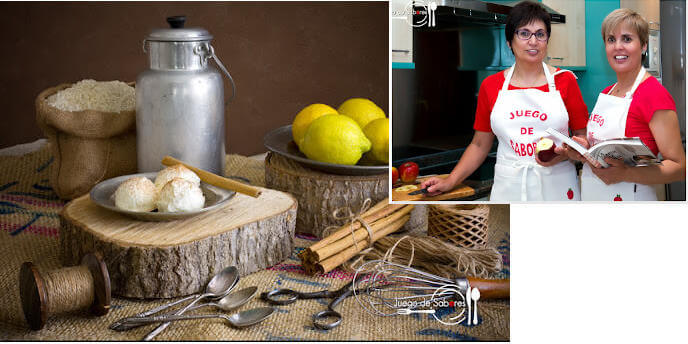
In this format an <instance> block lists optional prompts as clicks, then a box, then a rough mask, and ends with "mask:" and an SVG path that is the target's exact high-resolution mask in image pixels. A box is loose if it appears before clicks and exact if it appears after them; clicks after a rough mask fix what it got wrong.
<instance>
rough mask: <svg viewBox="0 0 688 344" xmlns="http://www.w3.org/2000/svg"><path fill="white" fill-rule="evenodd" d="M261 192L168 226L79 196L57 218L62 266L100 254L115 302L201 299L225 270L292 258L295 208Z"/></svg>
mask: <svg viewBox="0 0 688 344" xmlns="http://www.w3.org/2000/svg"><path fill="white" fill-rule="evenodd" d="M261 190H262V195H261V196H260V197H258V198H253V197H249V196H245V195H242V194H237V195H236V196H235V197H234V198H232V199H231V200H229V201H228V202H227V203H226V204H225V205H224V206H223V207H220V208H219V209H216V210H213V211H211V212H208V213H204V214H200V215H197V216H194V217H191V218H188V219H184V220H178V221H170V222H143V221H137V220H134V219H131V218H129V217H126V216H124V215H121V214H118V213H115V212H112V211H109V210H107V209H103V208H101V207H99V206H97V205H96V204H95V203H93V202H92V201H91V200H90V198H89V196H88V195H85V196H82V197H80V198H77V199H75V200H73V201H72V202H70V203H68V204H67V205H66V206H65V208H64V209H63V211H62V212H61V214H60V223H61V227H62V228H61V232H60V246H61V248H62V252H61V257H62V261H63V263H64V264H65V265H75V264H76V263H78V262H79V259H81V257H82V256H83V255H84V254H85V253H88V252H91V251H94V250H97V251H100V252H101V253H102V254H103V257H104V260H105V262H106V264H107V267H108V270H109V274H110V280H111V284H112V292H113V294H115V295H119V296H125V297H133V298H171V297H178V296H182V295H188V294H192V293H197V292H201V291H202V290H203V289H204V288H205V285H206V283H207V282H208V281H209V280H210V278H211V277H212V276H213V275H215V274H216V273H218V272H219V271H221V270H222V269H224V268H225V267H227V266H231V265H234V266H236V267H237V268H238V269H239V272H240V274H241V275H246V274H249V273H252V272H255V271H258V270H261V269H264V268H266V267H269V266H272V265H275V264H277V263H279V262H281V261H283V260H285V259H287V258H288V257H289V255H290V254H291V253H292V250H293V238H294V229H295V224H296V210H297V202H296V200H295V199H294V198H293V197H292V196H291V195H288V194H286V193H283V192H279V191H275V190H269V189H263V188H261Z"/></svg>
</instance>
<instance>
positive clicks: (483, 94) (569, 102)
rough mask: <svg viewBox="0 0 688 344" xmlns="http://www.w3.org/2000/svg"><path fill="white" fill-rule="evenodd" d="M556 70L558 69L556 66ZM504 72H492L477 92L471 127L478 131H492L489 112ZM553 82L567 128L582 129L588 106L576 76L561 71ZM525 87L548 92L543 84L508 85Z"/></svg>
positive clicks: (511, 87)
mask: <svg viewBox="0 0 688 344" xmlns="http://www.w3.org/2000/svg"><path fill="white" fill-rule="evenodd" d="M557 70H560V69H559V68H557ZM504 80H505V75H504V72H499V73H496V74H492V75H490V76H488V77H487V78H485V80H483V83H482V84H481V85H480V91H479V92H478V107H477V109H476V110H475V123H474V124H473V129H475V130H478V131H486V132H492V127H491V126H490V114H491V113H492V108H493V107H494V105H495V102H497V95H498V94H499V90H501V89H502V85H504ZM554 84H555V87H556V88H557V90H558V91H559V93H560V94H561V98H562V99H563V100H564V105H565V106H566V111H567V112H568V113H569V128H570V129H571V130H578V129H583V128H585V126H586V125H587V123H588V107H587V106H585V103H584V102H583V95H582V94H581V91H580V88H578V83H577V82H576V77H575V76H574V75H573V73H569V72H563V73H559V74H557V75H555V76H554ZM525 88H534V89H537V90H540V91H544V92H549V86H548V85H547V84H544V85H542V86H538V87H516V86H512V85H509V89H510V90H522V89H525Z"/></svg>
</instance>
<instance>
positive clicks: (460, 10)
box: [416, 0, 566, 29]
mask: <svg viewBox="0 0 688 344" xmlns="http://www.w3.org/2000/svg"><path fill="white" fill-rule="evenodd" d="M432 2H434V3H436V4H437V9H436V10H435V11H434V14H435V16H436V17H435V22H436V23H437V24H436V25H435V27H436V28H439V29H442V28H447V27H451V26H454V25H456V24H462V23H466V24H478V25H499V24H504V23H506V17H507V15H508V14H509V11H511V8H512V7H513V6H515V5H516V4H518V3H519V2H520V1H501V2H488V1H480V0H430V2H429V3H432ZM540 5H542V6H543V7H544V8H545V9H546V10H547V12H548V13H549V14H550V16H551V17H552V23H565V22H566V16H565V15H563V14H560V13H558V12H557V11H555V10H553V9H551V8H550V7H547V6H545V5H543V4H542V3H540ZM416 13H422V12H416Z"/></svg>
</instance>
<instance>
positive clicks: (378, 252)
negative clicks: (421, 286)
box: [344, 235, 502, 278]
mask: <svg viewBox="0 0 688 344" xmlns="http://www.w3.org/2000/svg"><path fill="white" fill-rule="evenodd" d="M366 251H367V252H365V251H362V252H360V253H359V254H358V256H357V257H356V258H354V259H353V260H352V261H351V262H350V263H347V264H344V267H345V269H347V270H349V271H356V270H357V269H358V268H359V267H360V266H362V265H363V264H365V262H366V261H370V260H382V261H385V262H394V263H397V264H404V263H403V262H402V261H405V260H406V259H408V261H407V262H406V263H405V264H404V265H406V266H409V267H410V266H415V267H418V268H420V269H422V270H424V271H427V272H429V273H432V274H434V275H438V276H442V277H446V278H456V277H466V276H471V277H480V278H488V277H490V275H491V274H494V273H497V272H499V271H500V270H501V269H502V255H501V254H500V253H499V252H498V251H497V250H495V249H494V248H484V249H469V248H464V247H458V246H454V245H451V244H447V243H445V242H443V241H442V240H439V239H437V238H433V237H429V236H411V235H405V236H403V237H401V238H396V237H384V238H380V240H378V241H376V242H375V246H374V247H372V248H371V249H370V250H366ZM406 257H408V258H406ZM395 260H396V261H395ZM375 269H377V266H375V267H372V268H371V269H369V270H367V271H359V273H365V272H371V271H374V270H375Z"/></svg>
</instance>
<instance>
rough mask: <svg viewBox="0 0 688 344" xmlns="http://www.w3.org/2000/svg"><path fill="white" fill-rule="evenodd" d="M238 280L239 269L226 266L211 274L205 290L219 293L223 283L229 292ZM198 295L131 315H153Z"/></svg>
mask: <svg viewBox="0 0 688 344" xmlns="http://www.w3.org/2000/svg"><path fill="white" fill-rule="evenodd" d="M220 280H222V286H221V285H220V282H221V281H220ZM227 282H228V283H227ZM238 282H239V270H237V268H236V267H234V266H230V267H227V268H225V269H223V270H222V271H220V272H219V273H218V274H217V275H215V276H213V278H212V279H211V280H210V282H208V284H207V285H206V287H205V292H206V293H208V292H209V291H213V292H217V293H218V294H219V293H221V290H220V289H221V288H222V287H223V286H224V285H230V286H229V288H227V293H229V292H230V291H231V290H232V289H233V288H234V287H235V286H236V284H237V283H238ZM211 284H212V287H211ZM225 295H226V294H223V295H220V296H218V297H217V298H220V297H224V296H225ZM200 296H201V295H200V294H193V295H189V296H187V297H184V298H182V299H179V300H177V301H173V302H170V303H166V304H164V305H161V306H158V307H155V308H153V309H150V310H147V311H145V312H141V313H138V314H135V315H133V316H132V317H137V318H142V317H147V316H150V315H153V314H155V313H158V312H160V311H163V310H165V309H167V308H170V307H172V306H176V305H178V304H180V303H183V302H186V301H188V300H191V299H194V298H195V299H196V300H198V299H199V297H200ZM213 298H214V297H213ZM123 319H127V317H125V318H122V319H119V320H117V321H115V322H113V323H112V324H110V326H108V328H110V329H111V330H115V329H118V328H119V327H120V326H121V325H122V320H123Z"/></svg>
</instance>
